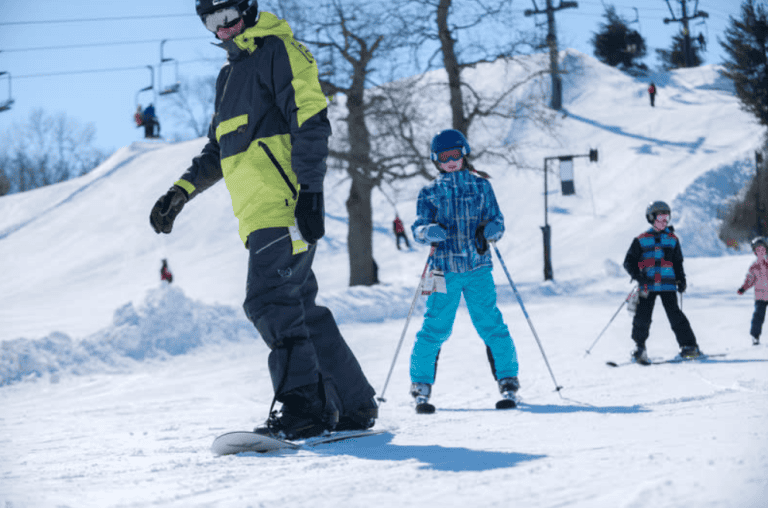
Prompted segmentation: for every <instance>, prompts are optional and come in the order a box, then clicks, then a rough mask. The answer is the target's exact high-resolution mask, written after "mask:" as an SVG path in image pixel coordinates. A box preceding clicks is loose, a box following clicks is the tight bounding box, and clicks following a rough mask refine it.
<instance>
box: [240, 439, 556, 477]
mask: <svg viewBox="0 0 768 508" xmlns="http://www.w3.org/2000/svg"><path fill="white" fill-rule="evenodd" d="M394 437H395V436H394V434H392V433H390V432H386V433H384V434H380V435H377V436H370V437H366V438H365V439H360V440H349V441H339V442H336V443H329V444H326V445H317V446H315V447H312V448H311V450H312V452H314V453H316V454H318V455H324V456H334V455H349V456H353V457H357V458H359V459H363V460H386V461H390V462H394V461H399V462H404V461H409V460H416V461H418V462H419V463H420V466H419V467H420V468H422V469H433V470H435V471H452V472H461V471H490V470H493V469H503V468H507V467H515V466H517V465H518V464H521V463H524V462H528V461H531V460H538V459H543V458H545V457H546V455H533V454H529V453H514V452H494V451H485V450H470V449H469V448H451V447H446V446H439V445H396V444H392V442H391V441H392V439H393V438H394ZM306 450H307V449H304V451H306ZM284 453H285V452H281V454H284ZM289 453H298V451H296V452H289ZM255 455H258V456H263V455H262V454H253V453H244V454H239V455H238V456H251V457H253V456H255ZM266 455H269V454H266Z"/></svg>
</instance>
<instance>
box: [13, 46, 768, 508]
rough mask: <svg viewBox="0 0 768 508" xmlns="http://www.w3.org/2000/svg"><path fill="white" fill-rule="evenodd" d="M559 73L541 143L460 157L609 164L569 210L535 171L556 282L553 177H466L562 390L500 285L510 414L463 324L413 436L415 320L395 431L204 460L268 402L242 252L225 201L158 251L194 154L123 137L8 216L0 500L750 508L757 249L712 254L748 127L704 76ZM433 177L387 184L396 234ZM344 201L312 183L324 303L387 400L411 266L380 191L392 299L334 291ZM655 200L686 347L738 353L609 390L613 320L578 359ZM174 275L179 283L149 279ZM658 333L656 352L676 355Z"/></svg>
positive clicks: (758, 495) (762, 453) (588, 169)
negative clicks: (160, 204) (157, 222)
mask: <svg viewBox="0 0 768 508" xmlns="http://www.w3.org/2000/svg"><path fill="white" fill-rule="evenodd" d="M535 58H538V57H535ZM564 59H565V62H564V63H565V67H566V68H567V69H568V70H569V74H567V75H566V76H565V92H566V93H565V101H564V110H563V113H564V114H563V115H562V116H560V117H559V118H558V121H557V127H556V132H557V136H556V137H553V138H550V137H545V136H542V135H541V134H540V133H537V132H535V131H532V130H531V129H530V128H529V126H527V125H526V124H525V122H521V123H520V124H519V125H515V124H513V125H499V126H498V127H494V126H493V125H489V126H486V127H485V128H482V129H480V128H478V131H477V132H473V133H471V139H472V142H473V144H474V143H478V144H494V143H498V140H500V139H512V138H514V139H515V140H516V141H518V142H520V143H521V144H523V145H524V146H526V147H527V148H526V151H525V153H524V155H525V158H526V161H527V162H528V164H529V165H532V166H537V167H541V166H543V159H544V157H552V156H558V155H568V154H586V153H588V151H589V149H590V148H597V149H598V150H599V153H600V160H599V162H598V163H597V164H590V163H589V162H588V159H586V158H580V159H576V162H575V186H576V191H577V193H576V195H574V196H563V195H561V193H560V190H559V189H560V186H559V180H558V178H557V167H556V165H555V167H554V168H550V169H552V171H553V172H552V173H551V174H550V177H549V178H550V179H549V189H550V192H549V195H548V200H549V215H548V216H549V223H550V225H551V227H552V234H553V238H552V239H553V248H552V252H553V266H554V272H555V279H556V280H555V281H554V282H547V283H544V282H543V281H542V278H543V277H542V273H543V262H542V247H541V245H542V240H541V232H540V227H541V226H542V225H543V219H544V209H543V206H544V204H543V186H544V182H543V175H542V173H541V172H540V171H539V172H534V171H517V170H514V169H510V168H506V167H500V166H498V165H495V164H493V163H489V162H487V161H486V162H484V161H479V162H478V163H477V165H478V167H480V168H481V169H484V170H486V171H488V172H490V173H491V174H492V176H493V179H492V183H493V185H494V189H495V191H496V194H497V197H498V199H499V202H500V205H501V207H502V211H503V212H504V214H505V219H506V225H507V233H506V235H505V237H504V239H503V240H502V241H501V242H500V243H499V248H500V250H501V252H502V255H503V256H504V259H505V262H506V264H507V265H508V267H509V268H510V270H511V273H512V276H513V277H514V281H515V283H516V284H517V286H518V289H519V290H520V292H521V294H522V296H523V298H524V299H525V302H526V308H527V310H528V312H529V314H530V317H531V320H532V322H533V323H534V325H535V327H536V331H537V332H538V335H539V336H540V338H541V340H542V343H543V346H544V348H545V351H546V353H547V355H548V358H549V360H550V363H551V365H552V368H553V372H554V374H555V375H556V376H557V382H558V383H559V384H560V385H563V386H564V387H565V388H564V389H563V390H562V391H561V392H559V393H555V392H554V391H553V389H554V380H553V379H551V378H550V375H549V372H548V371H547V369H546V366H545V365H544V362H543V359H542V356H541V353H540V351H539V349H538V347H537V345H536V343H535V341H534V340H533V337H532V334H531V330H530V328H529V326H528V323H527V322H526V320H525V319H524V317H523V314H522V313H521V312H520V308H519V306H518V304H517V301H516V299H515V297H514V295H513V293H512V291H511V289H510V287H509V284H508V282H507V279H506V277H505V275H504V273H503V271H501V270H500V267H499V266H498V263H497V266H496V269H495V270H494V277H495V278H496V281H497V290H498V292H499V300H500V306H501V309H502V312H503V314H504V316H505V320H506V321H507V323H508V324H509V326H510V330H511V332H512V334H513V337H514V338H515V342H516V345H517V348H518V351H519V355H520V362H521V381H522V383H523V388H522V390H521V396H522V398H523V401H524V403H523V404H522V405H521V407H520V410H516V411H511V412H498V411H495V410H492V409H489V408H492V407H493V402H494V401H495V399H496V397H497V394H496V387H495V383H494V382H493V380H492V379H491V376H490V375H489V372H488V366H487V361H486V360H485V352H484V347H483V346H482V343H481V342H480V341H479V340H478V339H477V335H476V333H475V332H474V330H473V329H472V327H471V324H470V323H469V319H468V316H467V314H466V311H465V310H462V311H461V312H460V313H459V317H458V318H457V322H456V326H455V329H454V334H453V338H452V339H451V341H449V342H448V343H447V344H446V346H445V347H444V350H443V352H442V353H441V358H440V376H439V377H438V380H437V383H436V385H435V395H434V402H435V403H436V404H437V406H438V408H439V410H438V412H437V413H436V414H435V415H434V416H433V417H431V418H430V417H426V418H425V417H423V416H417V415H415V414H414V413H413V411H412V409H411V407H410V400H409V397H408V396H407V386H408V384H409V380H408V359H407V356H408V352H409V349H410V345H411V344H412V341H413V335H414V333H415V331H416V330H417V329H418V327H419V326H420V324H421V317H420V312H421V309H417V312H416V315H415V317H414V319H413V320H412V322H411V325H410V326H411V328H410V330H409V333H408V334H407V340H406V344H405V347H404V348H403V352H402V353H401V356H400V358H399V360H398V362H397V364H396V368H395V372H394V376H393V380H392V382H391V384H390V386H389V388H388V391H387V394H386V397H387V399H388V402H387V403H386V404H384V406H383V407H382V411H381V418H380V420H379V423H378V425H379V426H380V427H382V428H386V429H389V430H390V431H391V432H390V433H389V434H386V435H384V436H383V437H377V438H371V439H370V440H369V441H367V442H365V443H362V442H361V443H360V445H359V446H357V445H355V446H353V445H333V446H329V447H325V448H318V449H315V450H314V451H312V452H296V453H291V454H288V455H287V456H265V457H248V456H244V457H230V458H223V459H215V458H213V457H212V456H211V455H210V453H209V451H208V447H209V446H210V442H211V441H212V439H213V437H215V435H217V434H219V433H221V432H223V431H225V430H232V429H248V428H251V427H253V426H254V425H256V424H258V423H260V421H261V420H263V418H265V417H266V411H267V408H268V406H269V402H270V401H271V397H272V390H271V384H270V381H269V376H268V373H267V371H266V356H267V353H268V350H267V348H266V347H265V346H264V345H263V344H262V343H261V342H260V339H259V338H258V335H257V333H256V332H255V331H254V330H253V328H252V327H251V325H250V324H249V323H248V322H247V320H246V319H245V317H244V315H243V313H242V310H241V309H240V304H241V300H242V298H243V294H244V285H245V273H246V268H247V267H246V262H247V252H246V250H245V249H244V248H243V246H242V244H241V243H240V240H239V238H238V235H237V221H236V220H235V218H234V217H233V216H232V212H231V205H230V202H229V196H228V194H227V191H226V188H225V187H224V185H217V186H215V187H214V188H212V189H210V190H209V191H208V192H206V193H204V194H202V195H201V196H199V197H198V198H197V199H195V201H193V202H192V203H190V204H189V206H188V207H186V208H185V209H184V211H183V212H182V214H181V215H180V217H179V219H178V220H177V222H176V225H175V227H174V232H173V234H172V235H170V236H157V235H155V233H154V232H153V231H152V230H151V228H150V227H149V224H148V215H149V210H150V209H151V207H152V205H153V204H154V202H155V200H156V199H157V198H158V197H159V196H160V195H161V194H162V193H164V192H165V190H166V189H167V187H169V186H170V185H171V184H172V183H173V181H174V180H175V179H176V178H178V176H179V175H180V174H181V173H182V172H183V171H184V169H185V168H186V166H187V164H188V163H189V160H190V159H191V158H192V157H193V156H194V155H196V154H197V153H198V152H199V150H200V148H201V147H202V146H203V143H204V140H196V141H191V142H187V143H180V144H175V145H164V144H155V143H134V144H133V145H131V146H128V147H126V148H123V149H121V150H119V151H118V152H117V153H115V154H114V155H113V156H112V157H111V158H110V160H108V161H106V162H105V163H104V164H103V165H102V166H100V167H99V168H98V169H97V170H95V171H94V172H92V173H91V174H89V175H86V176H84V177H82V178H79V179H77V180H73V181H70V182H65V183H63V184H59V185H55V186H51V187H47V188H42V189H38V190H36V191H32V192H27V193H24V194H17V195H11V196H5V197H2V198H0V260H2V270H0V339H1V340H2V341H3V342H2V348H0V407H2V409H1V410H0V505H2V504H3V502H5V503H4V506H6V507H11V506H12V507H14V508H17V507H20V506H94V507H95V506H98V507H103V506H147V505H156V506H305V505H308V504H312V505H314V506H328V507H331V506H333V507H336V506H339V505H348V506H366V507H368V506H391V505H395V504H397V505H401V506H438V505H443V506H465V505H468V504H472V505H477V506H500V507H501V506H510V505H519V506H536V507H539V506H540V507H555V506H569V507H571V506H580V507H581V506H583V507H593V506H598V507H617V506H618V507H654V508H658V507H679V506H696V507H700V506H711V507H731V506H739V507H753V506H754V507H758V506H764V505H765V502H766V501H765V500H766V499H768V497H766V496H768V480H766V472H768V436H767V435H766V432H765V425H766V421H767V420H768V409H766V408H768V404H766V402H768V371H767V370H766V368H765V365H766V363H767V362H768V349H766V347H765V346H764V345H762V346H758V347H753V346H751V345H750V343H749V337H748V325H749V319H750V316H751V310H752V303H751V301H750V298H751V297H749V296H743V297H739V296H737V295H736V294H735V289H736V288H737V287H738V286H739V285H740V284H741V282H742V280H743V276H744V273H745V271H746V269H747V267H748V265H749V263H750V262H751V259H752V255H751V254H749V253H748V252H747V251H746V250H745V251H742V252H740V253H735V255H734V254H733V253H728V252H726V250H725V248H724V246H722V245H721V244H720V242H719V241H718V240H717V235H716V226H717V219H716V216H717V211H718V208H719V207H722V206H724V204H725V203H726V202H727V200H728V199H729V198H730V196H732V195H733V194H734V193H735V192H737V191H738V190H739V189H740V188H741V187H742V186H743V185H744V184H745V183H746V182H747V180H748V178H749V177H750V175H751V173H752V171H753V166H752V165H751V164H750V157H751V154H752V153H753V150H754V149H755V148H757V147H758V145H759V143H760V136H761V130H760V128H759V127H758V126H757V125H755V123H754V122H753V121H752V119H751V118H750V117H749V115H747V114H746V113H744V112H742V111H740V109H739V107H738V102H737V100H736V98H735V97H734V96H733V95H732V91H731V89H730V87H729V85H728V83H727V82H724V81H723V80H722V78H720V77H719V75H718V74H717V72H716V68H713V67H711V66H708V67H703V68H699V69H689V70H685V71H676V72H672V73H669V74H659V75H655V76H651V77H649V78H648V79H647V80H638V79H635V78H631V77H628V76H626V75H623V74H621V73H619V72H617V71H615V70H614V69H611V68H607V67H605V66H603V65H602V64H600V63H598V62H597V61H595V60H594V59H592V58H590V57H588V56H585V55H583V54H580V53H578V52H574V51H568V52H564ZM505 65H506V64H505V62H501V61H500V62H496V63H494V64H487V65H485V66H478V68H477V69H475V70H474V71H472V72H474V73H475V75H474V76H472V79H475V80H476V82H477V83H478V84H480V83H488V86H492V84H494V83H495V81H494V78H495V80H496V81H498V80H503V79H512V78H513V77H514V76H513V75H512V74H510V73H509V72H507V71H508V70H509V69H508V68H506V67H505ZM651 80H653V81H654V82H655V83H656V85H657V87H658V90H659V93H658V96H657V99H656V107H655V108H651V107H650V105H649V102H648V97H647V94H646V91H645V90H646V88H647V83H648V82H649V81H651ZM496 84H497V83H496ZM544 84H545V83H544ZM430 100H432V101H434V100H440V97H437V96H436V97H431V98H430V99H429V100H427V99H426V98H425V102H424V105H423V106H424V107H425V108H433V109H434V110H435V111H438V112H440V113H437V114H436V115H435V118H436V119H437V118H443V117H444V118H447V114H445V113H446V111H445V108H444V106H443V105H442V104H438V105H436V104H435V103H431V102H429V101H430ZM445 127H447V125H442V124H440V125H437V124H436V125H434V126H433V129H434V131H437V130H440V129H442V128H445ZM494 129H497V130H498V132H496V131H494ZM340 130H341V129H336V132H339V131H340ZM510 133H513V134H514V136H510ZM425 155H426V154H425ZM423 183H424V182H418V181H413V182H407V183H405V184H403V185H402V186H400V187H399V188H397V189H394V190H392V189H390V190H389V193H390V196H395V197H396V206H397V210H398V212H399V213H400V216H401V217H402V218H403V219H404V221H405V222H406V224H410V222H411V221H412V219H413V216H414V213H415V197H416V195H417V193H418V190H419V188H420V187H421V185H423ZM347 188H348V183H347V182H346V181H344V179H343V178H342V176H341V175H338V174H329V176H328V178H327V180H326V195H327V224H326V226H327V236H326V237H325V238H324V239H323V240H322V241H321V242H320V244H319V249H318V255H317V258H316V261H315V271H316V272H317V275H318V279H319V281H320V287H321V290H320V296H319V300H320V301H321V302H322V303H324V304H326V305H328V306H329V307H330V308H331V309H332V310H333V312H334V314H335V315H336V317H337V319H338V321H339V322H340V323H341V327H342V332H343V333H344V335H345V336H346V338H347V340H348V342H349V343H350V345H351V347H352V348H353V350H354V351H355V353H356V354H357V355H358V357H359V359H360V361H361V363H362V364H363V367H364V369H365V371H366V373H367V375H368V376H369V378H370V380H371V382H372V383H373V384H374V386H375V387H376V388H377V389H379V390H380V389H381V386H382V383H383V381H384V378H385V376H386V374H387V371H388V369H389V365H390V362H391V360H392V356H393V354H394V351H395V346H396V342H397V339H398V338H399V336H400V333H401V332H402V328H403V324H404V318H405V315H406V313H407V311H408V306H409V303H410V299H411V298H412V295H413V291H414V289H415V287H416V283H417V278H418V276H419V274H420V272H421V267H423V265H424V262H425V260H426V255H427V251H426V249H424V248H421V247H416V248H414V249H413V250H412V251H402V252H401V251H398V250H397V249H396V248H395V243H394V238H393V235H392V234H391V221H392V219H393V217H394V210H393V207H392V205H391V204H389V201H388V200H387V198H386V197H385V196H384V195H382V194H379V193H378V192H377V193H376V194H375V196H374V198H375V217H374V218H375V221H376V223H375V226H376V232H375V235H374V242H375V252H376V254H375V255H376V260H377V262H378V265H379V277H380V279H381V280H382V282H383V283H384V284H382V285H379V286H376V287H372V288H348V287H346V286H347V277H348V268H347V267H348V263H347V252H346V212H345V208H344V201H345V199H346V195H347ZM656 199H663V200H666V201H667V202H668V203H670V204H671V205H672V207H673V223H674V224H675V225H676V227H677V231H678V233H679V234H680V236H681V237H682V242H683V250H684V253H685V254H686V270H687V272H688V281H689V290H688V292H686V293H685V296H684V301H683V305H684V310H685V312H686V314H687V315H688V317H689V319H690V320H691V322H692V325H693V328H694V331H695V332H696V334H697V336H698V338H699V343H700V345H701V347H702V349H703V350H705V351H709V352H727V353H728V356H727V357H725V358H720V359H717V360H712V361H710V362H707V363H698V364H684V365H660V366H654V367H650V368H642V367H639V366H634V365H633V366H627V367H622V368H619V369H610V368H608V367H606V366H605V365H604V362H605V361H606V360H608V359H611V360H619V361H621V360H623V359H624V358H626V356H627V353H628V351H629V349H630V346H631V341H630V340H629V328H630V317H629V316H628V315H627V313H626V312H624V311H622V312H620V313H619V315H618V316H617V317H616V319H615V321H614V322H613V324H612V325H611V327H610V328H609V330H608V331H607V332H606V333H605V335H604V336H603V337H602V339H601V341H600V342H599V343H598V345H597V346H596V347H595V349H594V351H593V353H592V355H591V356H589V357H585V356H584V351H585V349H586V348H587V347H589V345H590V344H591V343H592V342H593V341H594V339H595V338H596V337H597V335H598V333H599V332H600V331H601V330H602V329H603V327H604V326H605V325H606V324H607V323H608V320H609V319H610V318H611V316H612V315H613V314H614V312H616V309H617V308H618V307H619V305H620V304H621V301H622V299H623V298H624V296H625V295H626V293H627V292H628V291H629V289H630V284H629V282H628V277H627V276H626V275H625V274H624V273H623V270H622V269H621V267H620V265H621V262H622V260H623V257H624V254H625V252H626V249H627V247H628V246H629V243H630V241H631V239H632V237H633V236H635V235H637V234H638V233H639V232H640V231H642V230H643V229H644V228H646V227H647V224H646V222H645V219H644V217H643V214H644V210H645V206H646V205H647V203H648V202H649V201H651V200H656ZM163 258H167V259H168V261H169V264H170V267H171V270H172V271H173V273H174V277H175V279H174V283H173V285H172V286H170V287H168V286H161V285H160V284H159V268H160V260H161V259H163ZM656 312H657V314H656V316H655V323H654V325H653V327H652V330H651V339H650V341H649V344H648V346H649V350H650V353H651V355H652V356H659V357H666V356H673V355H674V354H675V352H676V344H675V342H674V338H673V335H672V333H671V331H670V330H669V326H668V324H667V322H666V319H665V317H664V315H663V313H662V311H661V310H657V311H656Z"/></svg>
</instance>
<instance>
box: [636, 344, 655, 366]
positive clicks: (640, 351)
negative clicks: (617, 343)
mask: <svg viewBox="0 0 768 508" xmlns="http://www.w3.org/2000/svg"><path fill="white" fill-rule="evenodd" d="M632 361H634V362H635V363H639V364H640V365H650V364H651V359H650V358H648V353H646V351H645V345H641V344H638V345H637V347H636V348H635V350H634V351H632Z"/></svg>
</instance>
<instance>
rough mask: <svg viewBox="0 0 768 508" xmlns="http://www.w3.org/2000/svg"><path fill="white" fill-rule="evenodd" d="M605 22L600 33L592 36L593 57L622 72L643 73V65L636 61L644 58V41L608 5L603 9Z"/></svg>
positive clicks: (644, 66)
mask: <svg viewBox="0 0 768 508" xmlns="http://www.w3.org/2000/svg"><path fill="white" fill-rule="evenodd" d="M603 16H604V17H605V22H604V23H603V24H601V25H600V31H599V32H597V33H595V34H593V37H592V40H591V42H592V45H593V46H594V47H595V51H594V55H595V57H596V58H597V59H598V60H600V61H601V62H603V63H605V64H607V65H610V66H611V67H619V68H621V69H622V70H623V71H628V72H632V71H645V70H647V69H648V67H646V65H645V64H642V63H639V62H637V60H640V59H642V58H643V57H645V53H646V46H645V39H643V37H642V36H641V35H640V34H639V33H638V32H637V30H631V29H630V28H629V27H628V26H627V22H626V20H625V19H624V18H622V17H621V16H619V15H618V14H617V13H616V7H614V6H613V5H609V6H607V7H606V8H605V13H604V14H603Z"/></svg>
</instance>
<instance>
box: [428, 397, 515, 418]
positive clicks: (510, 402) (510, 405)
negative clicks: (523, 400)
mask: <svg viewBox="0 0 768 508" xmlns="http://www.w3.org/2000/svg"><path fill="white" fill-rule="evenodd" d="M516 407H517V396H516V395H515V394H514V393H510V395H509V396H508V395H506V394H505V395H504V398H503V399H501V400H499V401H497V402H496V409H514V408H516ZM434 412H435V406H433V405H432V404H430V403H429V402H422V403H420V404H416V413H418V414H420V415H431V414H432V413H434Z"/></svg>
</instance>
